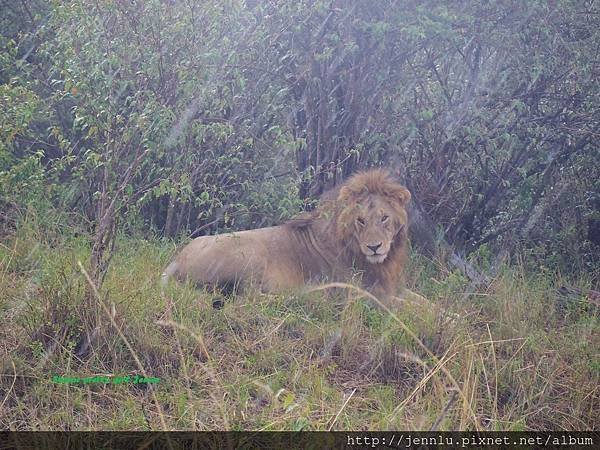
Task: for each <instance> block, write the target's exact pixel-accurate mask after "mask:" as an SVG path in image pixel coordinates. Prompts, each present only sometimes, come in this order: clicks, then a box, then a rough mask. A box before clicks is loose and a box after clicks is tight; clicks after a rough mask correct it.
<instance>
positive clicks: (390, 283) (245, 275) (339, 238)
mask: <svg viewBox="0 0 600 450" xmlns="http://www.w3.org/2000/svg"><path fill="white" fill-rule="evenodd" d="M409 199H410V193H409V192H408V191H407V190H406V189H405V188H404V187H402V186H400V185H399V184H397V183H396V182H395V181H393V180H392V178H391V177H390V176H389V175H388V174H387V173H385V172H383V171H379V170H371V171H367V172H362V173H359V174H356V175H354V176H353V177H351V178H350V179H349V180H348V181H347V182H346V183H344V184H343V185H342V186H341V187H340V188H338V189H336V190H335V191H332V193H329V194H328V195H326V196H324V200H322V202H321V204H320V206H319V207H318V208H317V209H316V210H315V211H313V212H311V213H307V214H304V215H302V216H300V217H298V218H297V219H293V220H292V221H290V222H288V223H286V224H283V225H279V226H275V227H269V228H260V229H256V230H247V231H240V232H235V233H229V234H220V235H216V236H203V237H199V238H196V239H194V240H193V241H192V242H191V243H189V244H188V245H187V246H186V247H184V248H183V250H182V251H181V252H180V253H179V254H178V255H177V257H176V258H175V260H174V261H173V262H172V263H171V264H170V265H169V266H168V267H167V269H166V270H165V273H164V274H163V277H164V279H165V280H166V279H168V278H169V277H171V276H173V277H175V278H177V279H178V280H180V281H183V280H191V281H193V282H195V283H197V284H198V285H209V286H211V285H213V286H226V285H240V286H241V287H244V286H246V285H247V284H256V285H258V286H260V287H261V288H262V290H263V291H266V292H280V291H284V290H289V289H296V288H299V287H301V286H303V285H307V284H312V283H316V282H320V281H349V279H350V278H351V277H352V276H353V274H354V273H361V274H362V282H363V285H364V286H365V287H366V288H367V289H369V290H371V291H372V292H373V293H374V294H376V295H382V296H389V295H393V294H394V293H395V292H396V289H398V287H399V281H400V277H401V274H402V270H403V268H404V265H405V262H406V246H407V235H406V228H407V226H406V225H407V216H406V211H405V209H404V207H405V205H406V203H407V202H408V200H409Z"/></svg>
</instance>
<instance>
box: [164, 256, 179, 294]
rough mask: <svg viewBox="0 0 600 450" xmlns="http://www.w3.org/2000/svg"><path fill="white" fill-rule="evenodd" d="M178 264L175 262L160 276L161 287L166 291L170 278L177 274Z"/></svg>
mask: <svg viewBox="0 0 600 450" xmlns="http://www.w3.org/2000/svg"><path fill="white" fill-rule="evenodd" d="M177 269H178V264H177V261H173V262H172V263H171V264H169V265H168V266H167V268H166V269H165V271H164V272H163V273H162V275H161V276H160V287H161V288H162V289H164V288H165V287H167V284H169V278H171V277H172V276H173V275H174V274H175V272H177Z"/></svg>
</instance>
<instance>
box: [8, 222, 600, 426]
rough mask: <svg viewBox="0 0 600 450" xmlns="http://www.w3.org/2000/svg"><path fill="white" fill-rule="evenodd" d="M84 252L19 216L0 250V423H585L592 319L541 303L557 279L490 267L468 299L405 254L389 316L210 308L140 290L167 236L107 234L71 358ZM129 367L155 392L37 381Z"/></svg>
mask: <svg viewBox="0 0 600 450" xmlns="http://www.w3.org/2000/svg"><path fill="white" fill-rule="evenodd" d="M88 248H89V242H88V241H87V239H86V238H85V237H72V236H71V237H61V235H56V234H48V233H46V232H42V231H41V229H40V227H38V226H37V225H36V224H35V221H33V222H31V223H29V222H28V221H25V222H23V224H22V225H21V226H20V227H19V229H18V230H16V231H14V232H12V233H11V234H10V235H9V236H7V237H6V238H5V239H4V240H3V241H2V243H1V244H0V314H1V315H2V318H3V320H2V325H1V327H0V429H16V430H24V429H27V430H49V429H51V430H106V429H111V430H113V429H114V430H130V429H136V430H142V429H162V428H165V427H166V428H168V429H178V430H181V429H186V430H188V429H192V430H208V429H234V430H247V429H252V430H283V429H285V430H301V429H303V430H328V429H334V430H337V429H345V430H362V429H373V430H384V429H420V430H422V429H425V430H429V429H438V430H453V429H471V430H475V429H480V430H546V429H570V430H572V429H596V428H598V425H599V422H598V414H597V413H598V411H600V392H599V388H598V386H599V385H600V356H599V351H598V350H599V348H600V345H599V344H600V334H599V329H600V328H599V319H598V310H597V309H595V308H594V307H593V306H592V305H590V304H589V303H587V302H586V301H585V299H584V298H571V299H568V300H564V299H563V298H561V297H560V296H557V294H556V288H557V287H558V286H559V285H560V284H561V283H563V281H564V280H563V279H562V278H561V277H560V276H557V275H552V274H539V273H531V272H530V273H528V272H527V271H526V270H525V269H524V268H523V267H522V266H516V267H515V266H513V267H509V266H504V267H502V268H501V269H500V270H499V271H498V274H497V275H496V276H495V278H494V279H493V280H492V282H491V284H490V285H489V286H486V287H485V288H480V289H474V288H473V287H472V286H471V285H470V283H469V281H468V280H467V279H465V278H464V277H463V276H462V275H461V274H459V273H456V272H454V271H452V270H450V269H449V268H448V267H446V266H444V264H443V263H441V262H439V261H430V260H426V259H423V258H420V257H418V256H417V255H413V258H412V260H411V264H410V267H409V268H408V285H409V287H410V288H412V289H413V290H415V291H417V292H419V293H421V294H423V295H424V296H425V297H426V298H427V302H421V303H419V302H404V303H403V304H401V305H400V307H399V308H398V309H397V311H395V312H394V313H395V314H389V313H387V312H385V311H383V310H381V309H376V308H373V307H371V306H370V304H369V302H368V301H367V300H368V299H367V298H365V295H364V294H361V293H360V292H357V291H356V290H354V289H347V290H343V291H342V292H341V293H340V292H337V293H330V292H329V293H328V292H321V291H318V292H317V291H315V292H310V293H290V294H286V295H264V294H260V293H256V292H249V293H246V294H244V295H243V296H238V297H236V298H230V299H227V301H226V302H225V305H224V307H223V308H222V309H221V310H214V309H213V308H212V301H213V298H214V294H212V293H210V292H203V291H197V290H195V289H194V288H193V287H191V286H186V285H171V286H169V287H168V288H167V289H166V290H165V292H161V290H160V289H159V288H158V283H157V281H158V278H159V275H160V273H161V270H162V268H163V267H164V266H165V265H166V263H167V262H168V260H169V258H170V257H171V256H172V254H173V252H174V250H175V245H174V244H173V243H172V242H168V241H163V240H160V239H149V240H145V239H142V238H138V237H131V236H129V237H125V236H123V237H121V239H120V240H119V242H118V245H117V250H116V252H117V253H116V255H115V258H114V260H113V263H112V267H111V270H110V272H109V274H108V276H107V279H106V281H105V284H104V285H103V287H102V289H101V291H100V292H98V299H97V300H98V301H101V302H103V303H104V304H105V305H106V312H105V316H106V317H105V320H104V322H103V324H102V329H101V330H100V331H99V338H98V340H97V342H96V343H95V344H94V346H93V347H92V348H91V349H90V350H89V352H87V353H86V354H85V355H82V356H79V357H78V356H77V352H75V351H74V350H75V347H76V344H77V337H78V336H79V332H80V331H81V329H82V324H81V316H82V311H81V305H82V304H83V302H82V299H83V296H84V294H85V290H86V283H88V280H87V279H86V277H85V274H84V270H83V271H82V270H81V269H80V268H79V266H78V261H81V262H82V263H83V265H84V266H85V263H86V261H87V260H88V257H89V251H88ZM571 281H572V280H571ZM577 282H578V283H579V285H580V286H583V287H588V286H589V285H590V284H591V282H592V280H589V279H587V280H586V279H579V280H577ZM142 372H146V373H147V374H148V375H149V376H153V377H158V378H160V382H159V383H157V384H154V385H144V384H132V383H129V384H119V385H113V384H85V385H84V384H58V383H55V382H53V381H52V376H54V375H72V376H80V377H89V376H94V375H107V376H121V375H127V374H135V373H137V374H141V373H142Z"/></svg>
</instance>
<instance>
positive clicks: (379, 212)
mask: <svg viewBox="0 0 600 450" xmlns="http://www.w3.org/2000/svg"><path fill="white" fill-rule="evenodd" d="M410 198H411V195H410V192H409V191H408V190H407V189H406V188H405V187H404V186H401V185H400V184H398V183H397V182H396V181H394V179H393V178H392V176H391V175H390V174H389V173H388V172H386V171H384V170H369V171H367V172H361V173H358V174H356V175H354V176H352V177H351V178H350V179H349V180H348V181H347V182H346V183H344V184H343V185H342V187H341V188H340V190H339V193H338V195H337V198H336V200H335V203H336V209H337V211H338V212H337V215H336V219H335V220H336V231H337V234H338V237H339V239H340V240H341V241H343V242H345V243H346V244H347V245H349V246H350V247H351V248H352V250H353V253H355V254H357V255H362V256H363V257H364V259H365V260H366V262H368V263H370V264H381V263H384V262H385V261H386V260H387V259H388V258H389V257H390V256H393V253H394V252H395V251H397V250H398V249H399V247H401V246H405V243H406V228H407V226H408V216H407V214H406V209H405V208H406V205H407V203H408V202H409V201H410Z"/></svg>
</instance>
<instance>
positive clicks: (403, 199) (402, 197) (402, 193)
mask: <svg viewBox="0 0 600 450" xmlns="http://www.w3.org/2000/svg"><path fill="white" fill-rule="evenodd" d="M390 195H391V196H392V197H393V198H395V199H396V200H397V201H398V202H399V203H400V204H401V205H402V206H406V205H407V204H408V202H410V199H411V198H412V195H411V193H410V191H409V190H408V189H406V188H405V187H404V186H398V187H396V188H394V190H393V191H392V192H390Z"/></svg>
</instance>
